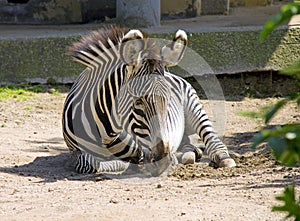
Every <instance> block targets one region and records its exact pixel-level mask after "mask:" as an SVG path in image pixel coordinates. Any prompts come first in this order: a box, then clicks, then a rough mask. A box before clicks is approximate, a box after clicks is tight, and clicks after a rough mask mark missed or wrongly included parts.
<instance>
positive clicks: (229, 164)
mask: <svg viewBox="0 0 300 221" xmlns="http://www.w3.org/2000/svg"><path fill="white" fill-rule="evenodd" d="M218 166H219V167H235V166H236V163H235V161H234V160H233V159H232V158H226V159H224V160H221V161H220V162H219V165H218Z"/></svg>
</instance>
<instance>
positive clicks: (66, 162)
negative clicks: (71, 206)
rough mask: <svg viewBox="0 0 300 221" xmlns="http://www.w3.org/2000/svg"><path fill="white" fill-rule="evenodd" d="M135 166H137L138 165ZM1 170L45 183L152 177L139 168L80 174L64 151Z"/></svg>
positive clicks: (70, 157)
mask: <svg viewBox="0 0 300 221" xmlns="http://www.w3.org/2000/svg"><path fill="white" fill-rule="evenodd" d="M133 166H134V167H136V165H133ZM135 169H136V168H135ZM0 172H3V173H8V174H15V175H17V176H24V177H36V178H41V179H42V180H41V181H39V182H44V183H50V182H57V181H59V180H69V181H72V180H74V181H75V180H76V181H102V180H109V179H118V180H123V179H128V178H146V179H147V178H150V177H149V176H145V175H142V174H141V173H138V172H137V170H132V171H130V172H125V173H123V174H79V173H77V172H76V171H75V169H74V159H73V158H72V155H71V154H70V153H69V152H64V153H61V154H59V155H56V156H42V157H36V158H35V159H34V160H33V161H32V162H30V163H27V164H24V165H19V166H14V167H1V168H0Z"/></svg>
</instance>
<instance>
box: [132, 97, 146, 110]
mask: <svg viewBox="0 0 300 221" xmlns="http://www.w3.org/2000/svg"><path fill="white" fill-rule="evenodd" d="M134 106H135V107H138V108H144V102H143V101H142V99H141V98H139V99H137V100H135V102H134Z"/></svg>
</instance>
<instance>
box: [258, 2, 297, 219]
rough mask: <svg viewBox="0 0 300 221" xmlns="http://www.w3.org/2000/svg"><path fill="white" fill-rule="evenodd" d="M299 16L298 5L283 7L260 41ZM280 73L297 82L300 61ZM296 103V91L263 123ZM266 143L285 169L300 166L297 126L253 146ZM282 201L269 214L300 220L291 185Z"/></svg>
mask: <svg viewBox="0 0 300 221" xmlns="http://www.w3.org/2000/svg"><path fill="white" fill-rule="evenodd" d="M296 14H300V6H299V5H298V4H297V3H295V2H294V3H290V4H287V5H284V6H283V7H282V8H281V11H280V12H279V13H278V14H276V15H275V16H274V17H273V18H272V19H271V20H269V21H268V22H267V23H266V24H265V27H264V29H263V30H262V32H261V35H260V38H261V39H262V40H264V39H266V37H267V36H268V35H269V33H270V32H271V31H273V30H274V29H275V28H276V27H278V26H279V25H280V24H282V23H283V22H284V21H286V20H288V19H290V18H291V17H292V16H293V15H296ZM280 73H282V74H286V75H289V76H293V77H295V78H298V79H300V61H298V62H297V63H296V64H294V65H292V66H290V67H287V68H285V69H284V70H282V71H281V72H280ZM291 101H292V102H296V103H297V105H298V107H299V106H300V92H299V91H298V92H295V93H293V94H291V95H290V96H288V97H287V98H285V99H283V100H280V101H279V102H277V103H276V104H275V105H274V106H273V107H272V108H271V109H270V110H269V112H268V113H267V114H266V115H265V124H268V123H269V122H270V120H271V119H272V118H273V117H274V115H275V114H276V113H277V112H278V110H279V109H281V108H282V107H283V106H284V105H286V104H287V103H288V102H291ZM265 141H267V142H268V144H269V145H270V147H271V148H272V150H273V152H274V155H275V157H276V158H277V160H278V161H280V162H282V163H283V164H285V165H287V166H293V165H294V164H295V163H300V124H299V123H297V124H286V125H284V126H282V127H276V128H275V129H273V130H262V131H261V133H260V134H259V135H258V136H256V138H255V140H254V142H253V146H254V147H255V146H257V145H259V144H260V143H262V142H265ZM276 199H277V200H279V201H282V202H283V203H284V205H282V206H273V208H272V211H279V212H287V213H288V215H287V218H288V217H294V218H295V221H300V198H299V200H296V197H295V188H294V186H288V187H286V188H285V190H284V193H283V194H282V195H280V196H277V197H276Z"/></svg>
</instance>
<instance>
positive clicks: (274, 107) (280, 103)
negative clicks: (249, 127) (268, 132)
mask: <svg viewBox="0 0 300 221" xmlns="http://www.w3.org/2000/svg"><path fill="white" fill-rule="evenodd" d="M287 102H288V99H283V100H281V101H279V102H277V103H276V104H275V105H274V106H273V107H272V108H271V110H270V111H269V112H268V113H267V114H266V117H265V124H268V123H269V121H270V120H271V119H272V117H273V116H274V114H276V112H277V111H278V110H279V109H280V108H281V107H282V106H283V105H285V104H286V103H287Z"/></svg>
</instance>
